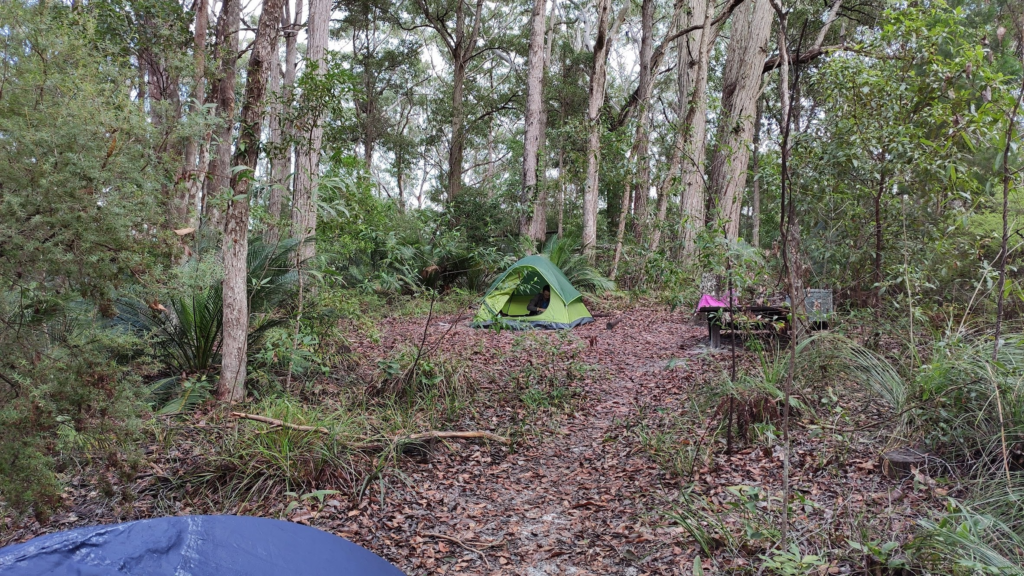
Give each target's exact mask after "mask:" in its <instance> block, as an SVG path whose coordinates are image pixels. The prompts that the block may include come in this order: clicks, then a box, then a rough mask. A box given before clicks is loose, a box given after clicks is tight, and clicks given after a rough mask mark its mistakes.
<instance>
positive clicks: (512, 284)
mask: <svg viewBox="0 0 1024 576" xmlns="http://www.w3.org/2000/svg"><path fill="white" fill-rule="evenodd" d="M545 284H547V285H549V286H551V303H550V304H549V305H548V307H547V309H546V310H544V312H542V313H540V314H536V315H530V313H529V312H528V311H527V310H526V305H527V304H529V303H530V300H531V299H532V298H533V297H534V295H536V294H538V293H540V291H541V288H543V287H544V285H545ZM593 321H594V318H593V316H591V315H590V311H589V310H587V307H586V306H585V305H584V304H583V295H582V294H580V292H579V290H577V289H575V288H573V286H572V284H571V283H570V282H569V279H568V278H566V277H565V274H563V273H562V271H561V270H559V268H558V266H555V265H554V264H553V263H552V262H551V260H548V258H547V256H544V255H535V256H527V257H526V258H523V259H522V260H520V261H518V262H516V263H515V264H513V265H512V266H511V267H510V268H509V269H508V270H506V271H505V273H504V274H502V275H501V276H498V279H497V280H495V281H494V283H493V284H491V287H490V288H488V289H487V294H486V295H485V296H484V303H483V304H482V305H481V306H480V310H479V311H478V312H477V313H476V316H475V317H474V318H473V327H474V328H483V327H487V326H491V325H493V324H496V323H500V324H501V325H502V326H504V327H506V328H512V329H517V330H523V329H528V328H547V329H549V330H564V329H567V328H573V327H576V326H580V325H582V324H586V323H588V322H593Z"/></svg>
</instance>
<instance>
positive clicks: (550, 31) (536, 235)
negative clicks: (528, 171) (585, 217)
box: [530, 0, 561, 246]
mask: <svg viewBox="0 0 1024 576" xmlns="http://www.w3.org/2000/svg"><path fill="white" fill-rule="evenodd" d="M557 8H558V5H557V0H555V2H553V3H552V4H551V15H550V17H549V18H548V25H547V32H546V36H545V46H544V66H543V70H544V74H545V75H546V74H547V70H548V64H549V63H550V62H551V48H552V46H553V44H554V37H555V30H554V28H555V10H556V9H557ZM542 84H543V83H542ZM542 96H543V91H542ZM547 128H548V109H547V105H546V103H545V104H543V105H542V106H541V109H540V146H539V154H540V155H541V159H544V158H546V156H545V152H544V150H545V147H546V146H545V143H546V142H547V138H546V134H547ZM545 166H546V164H544V163H543V162H538V163H537V167H538V170H539V171H540V174H539V175H538V176H537V179H538V181H539V182H540V186H539V187H538V188H537V200H536V201H535V202H534V204H533V218H532V220H531V222H530V236H531V237H532V238H533V239H534V241H535V242H537V243H539V244H540V245H541V246H543V244H544V242H545V241H546V240H547V238H548V186H547V184H546V183H545V180H544V178H543V175H544V172H545ZM560 177H561V176H559V178H560Z"/></svg>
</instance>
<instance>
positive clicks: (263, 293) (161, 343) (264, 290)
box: [116, 240, 299, 400]
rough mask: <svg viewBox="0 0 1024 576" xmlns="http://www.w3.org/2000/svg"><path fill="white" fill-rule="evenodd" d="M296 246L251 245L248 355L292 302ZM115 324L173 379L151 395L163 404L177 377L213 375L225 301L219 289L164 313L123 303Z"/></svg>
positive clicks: (179, 300) (175, 303)
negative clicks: (145, 346)
mask: <svg viewBox="0 0 1024 576" xmlns="http://www.w3.org/2000/svg"><path fill="white" fill-rule="evenodd" d="M298 246H299V242H298V241H296V240H287V241H283V242H281V243H279V244H276V245H269V244H265V243H263V242H262V241H259V240H256V241H253V242H252V243H251V244H250V245H249V253H248V260H247V262H248V278H247V280H246V283H247V284H246V285H247V287H248V295H249V310H250V313H251V314H252V319H251V321H250V329H249V349H250V350H252V349H255V348H256V347H257V345H258V344H259V342H260V341H261V339H262V338H263V336H264V335H265V334H266V332H267V331H268V330H269V329H270V328H273V327H275V326H279V325H280V324H281V323H283V322H284V319H283V318H277V317H274V316H273V315H272V314H271V313H272V311H273V310H274V309H275V308H276V307H278V306H280V305H281V304H283V303H284V302H285V301H286V300H287V299H288V298H290V297H291V296H292V295H293V294H294V291H295V285H296V283H297V280H298V275H297V274H296V272H295V270H294V269H293V267H292V262H293V260H292V259H293V257H294V254H295V252H296V250H297V248H298ZM117 307H118V317H117V320H116V322H117V323H118V324H119V325H121V326H122V327H124V328H127V329H129V330H132V331H133V332H135V333H137V334H139V335H140V336H143V337H145V338H147V339H148V340H149V342H150V343H151V345H152V347H153V351H154V354H155V356H156V357H157V358H158V359H159V360H160V361H161V362H162V363H163V364H164V366H165V367H166V368H167V370H168V372H170V373H171V374H173V376H171V377H170V378H165V379H163V380H160V381H159V382H156V383H154V385H153V386H152V387H151V389H150V391H151V392H152V394H153V396H154V397H155V398H156V399H157V400H165V399H166V397H167V396H168V395H169V394H172V393H173V392H174V391H175V390H176V389H177V388H178V387H179V384H182V382H180V381H179V377H180V376H181V375H182V374H184V375H186V376H191V375H202V374H207V373H209V372H211V371H212V370H213V369H214V368H215V367H216V366H217V365H218V363H219V362H220V345H221V335H222V332H223V324H222V321H223V311H224V309H223V300H222V292H221V287H220V285H219V284H216V285H213V286H208V287H206V288H205V289H202V290H199V291H196V292H194V293H192V294H184V295H176V296H173V297H171V298H169V299H168V301H167V306H166V307H165V308H161V307H157V306H149V305H147V304H146V303H144V302H141V301H138V300H131V299H122V300H120V301H118V303H117Z"/></svg>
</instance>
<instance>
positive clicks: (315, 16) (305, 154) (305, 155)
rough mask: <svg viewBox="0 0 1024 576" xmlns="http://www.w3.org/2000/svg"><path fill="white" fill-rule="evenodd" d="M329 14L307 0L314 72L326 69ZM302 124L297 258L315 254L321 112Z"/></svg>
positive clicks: (327, 6) (316, 0) (323, 0)
mask: <svg viewBox="0 0 1024 576" xmlns="http://www.w3.org/2000/svg"><path fill="white" fill-rule="evenodd" d="M330 18H331V1H330V0H310V2H309V22H308V25H307V35H308V40H307V44H306V61H307V62H309V63H310V64H315V65H316V67H317V68H316V74H317V76H323V75H324V73H325V72H326V65H327V62H326V58H325V56H326V54H327V32H328V24H329V22H330ZM302 124H303V126H302V133H301V135H300V136H299V137H300V140H299V142H300V145H299V147H298V153H297V155H296V166H295V191H294V192H293V196H292V235H293V237H295V238H297V239H299V240H301V241H302V245H301V246H300V247H299V250H298V252H297V259H298V261H299V262H303V261H306V260H309V259H310V258H312V257H313V256H314V255H316V246H315V244H314V243H313V242H312V241H311V240H310V239H311V238H313V237H315V236H316V193H317V186H319V184H320V145H321V143H322V140H323V135H324V127H323V119H322V118H321V114H319V113H317V112H314V113H313V114H312V115H311V116H309V117H307V118H305V119H304V122H303V123H302Z"/></svg>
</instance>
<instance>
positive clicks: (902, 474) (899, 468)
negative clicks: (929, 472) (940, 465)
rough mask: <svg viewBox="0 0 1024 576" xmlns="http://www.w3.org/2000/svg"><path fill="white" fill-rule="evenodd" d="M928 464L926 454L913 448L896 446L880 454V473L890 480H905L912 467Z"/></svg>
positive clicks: (911, 472) (924, 466)
mask: <svg viewBox="0 0 1024 576" xmlns="http://www.w3.org/2000/svg"><path fill="white" fill-rule="evenodd" d="M927 465H928V454H926V453H924V452H921V451H919V450H914V449H913V448H897V449H896V450H890V451H889V452H886V453H885V454H882V474H884V475H885V477H886V478H889V479H890V480H906V479H907V478H910V477H911V476H912V475H913V471H912V470H911V469H912V468H917V469H923V468H926V467H927Z"/></svg>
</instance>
